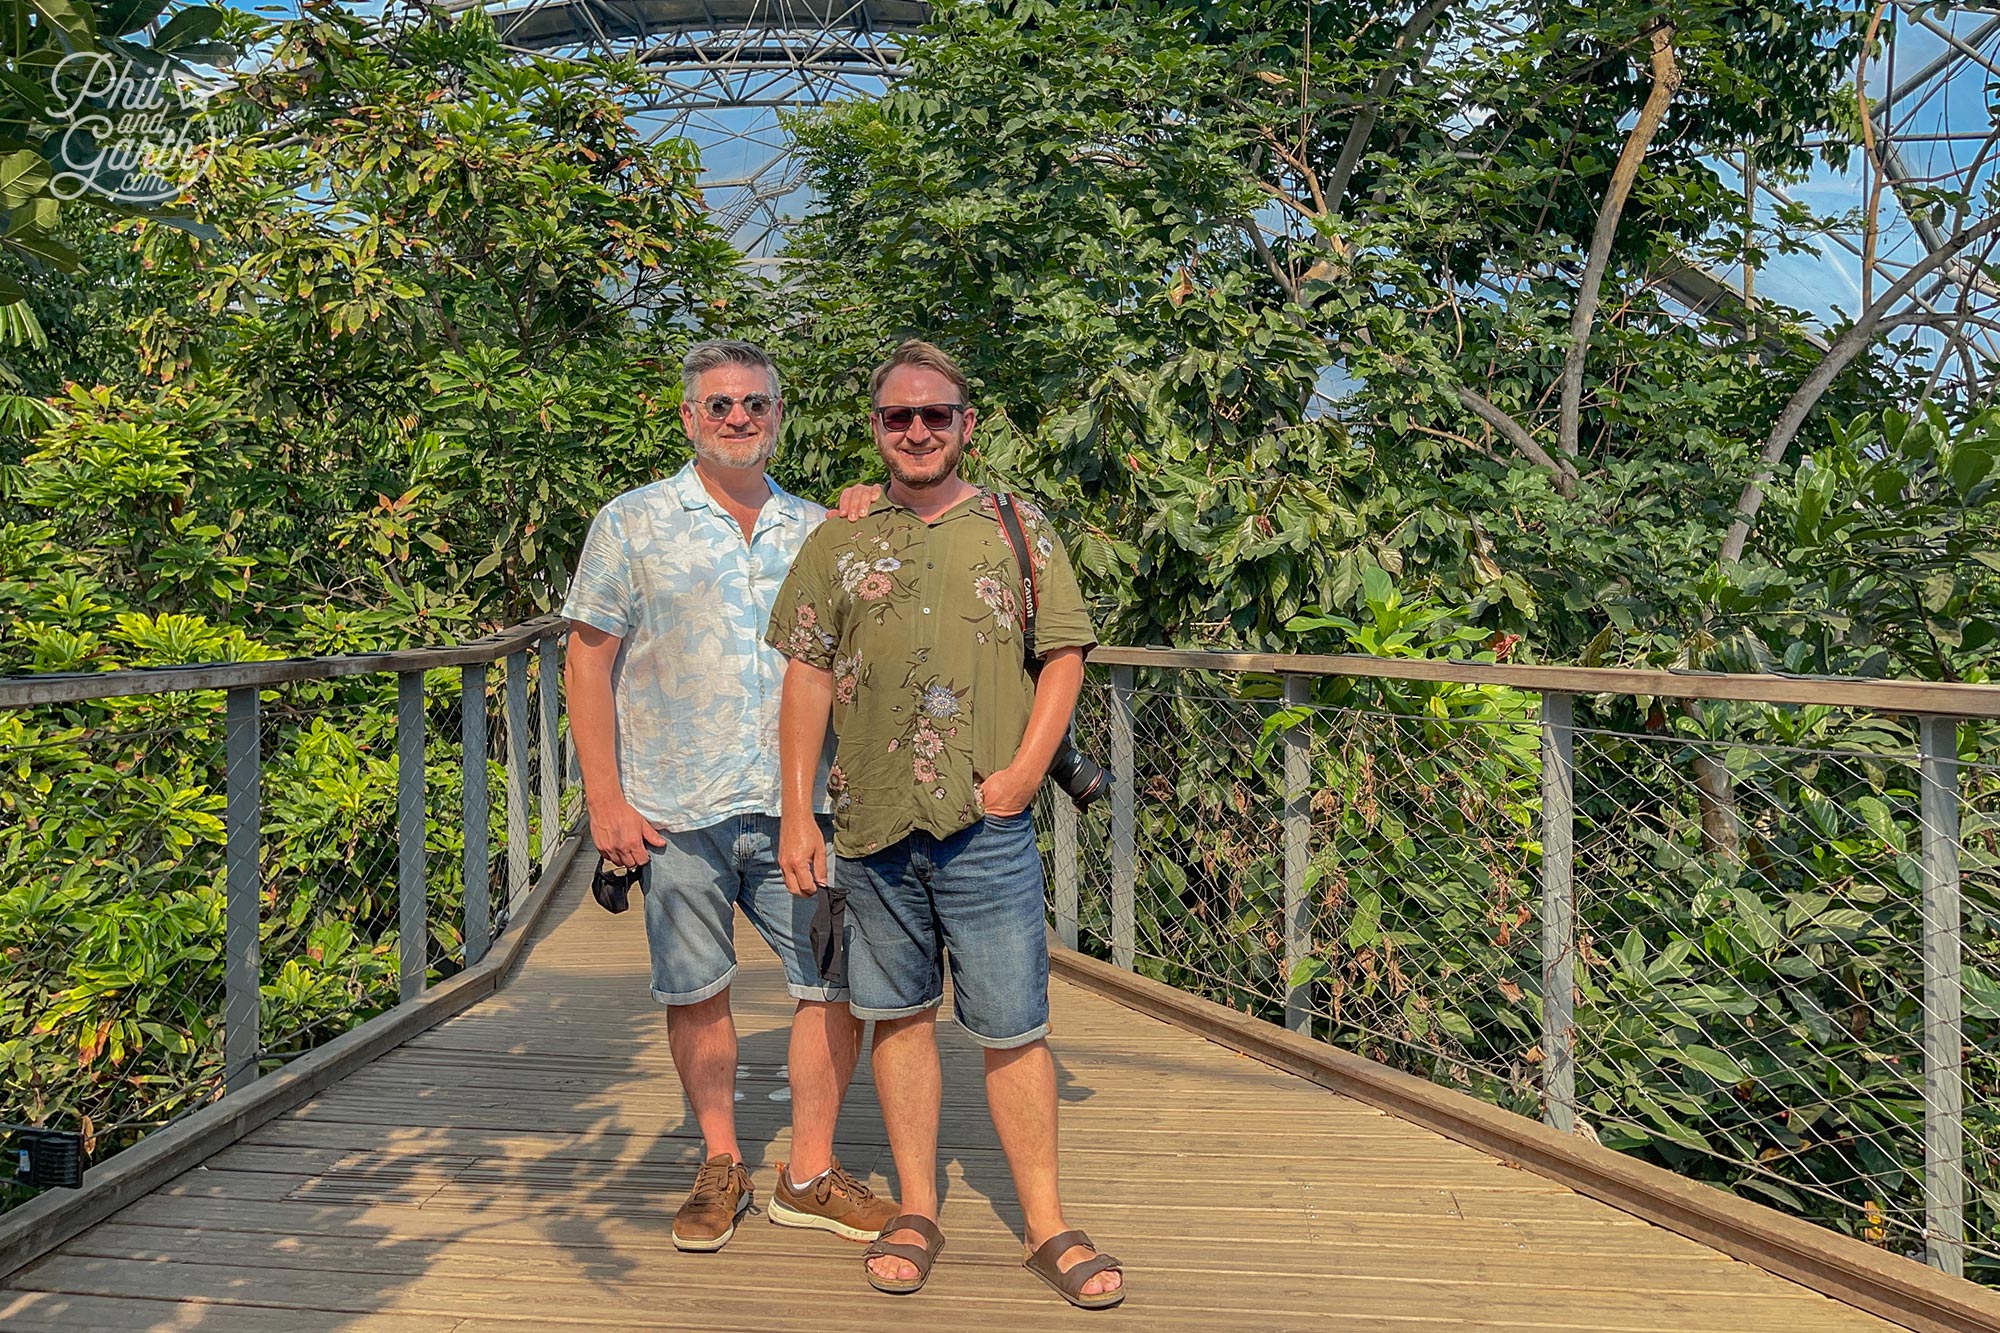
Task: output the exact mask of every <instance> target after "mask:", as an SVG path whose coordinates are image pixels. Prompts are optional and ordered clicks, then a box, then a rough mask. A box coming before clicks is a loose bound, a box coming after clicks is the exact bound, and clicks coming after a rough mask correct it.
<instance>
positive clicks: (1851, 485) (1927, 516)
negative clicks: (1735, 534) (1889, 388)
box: [1723, 405, 2000, 681]
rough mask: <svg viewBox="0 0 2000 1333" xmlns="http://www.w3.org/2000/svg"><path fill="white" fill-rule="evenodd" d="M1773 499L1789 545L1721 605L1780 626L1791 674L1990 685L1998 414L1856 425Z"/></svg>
mask: <svg viewBox="0 0 2000 1333" xmlns="http://www.w3.org/2000/svg"><path fill="white" fill-rule="evenodd" d="M1774 498H1775V499H1776V502H1777V508H1778V510H1779V514H1778V516H1777V524H1774V527H1776V526H1778V525H1779V524H1781V525H1782V527H1781V528H1779V534H1780V535H1778V536H1777V540H1779V541H1782V542H1783V543H1784V545H1783V547H1782V548H1781V549H1778V550H1774V551H1773V552H1772V553H1771V557H1770V560H1769V562H1768V563H1767V564H1764V565H1761V566H1758V567H1753V568H1752V569H1750V570H1748V571H1745V574H1744V577H1743V578H1742V579H1741V580H1740V585H1739V586H1737V587H1733V588H1731V589H1730V590H1729V592H1728V594H1727V598H1726V600H1725V601H1724V603H1723V605H1724V608H1725V610H1726V611H1729V612H1733V613H1735V614H1736V615H1738V616H1740V617H1741V618H1742V619H1743V620H1744V621H1745V622H1747V623H1752V624H1757V625H1760V626H1764V625H1768V626H1769V627H1770V629H1769V630H1768V631H1767V633H1768V637H1769V641H1770V645H1771V648H1772V651H1773V654H1774V655H1775V656H1776V657H1777V658H1778V659H1779V660H1780V661H1781V662H1782V663H1783V664H1784V668H1785V669H1786V670H1788V671H1810V672H1844V673H1851V674H1856V675H1864V676H1874V675H1884V674H1889V673H1891V672H1894V673H1897V674H1911V675H1916V676H1919V677H1921V678H1923V679H1926V680H1966V681H1983V680H1989V679H1991V678H1992V676H1993V670H1994V663H1995V660H1996V641H2000V552H1996V550H1995V543H1994V533H1995V532H1996V531H2000V412H1996V411H1995V410H1994V409H1992V408H1984V409H1981V410H1980V411H1978V412H1977V413H1975V414H1973V415H1972V416H1971V417H1970V418H1969V419H1967V420H1966V421H1964V422H1962V423H1959V424H1957V425H1954V424H1953V423H1951V422H1950V421H1948V420H1947V419H1946V417H1945V414H1944V413H1943V411H1942V410H1940V409H1939V408H1938V407H1937V406H1936V405H1926V406H1925V407H1924V408H1922V409H1921V410H1919V411H1917V412H1915V413H1904V412H1898V411H1895V410H1889V411H1885V412H1883V413H1882V414H1881V415H1880V416H1879V417H1877V416H1873V415H1869V416H1862V417H1857V418H1855V419H1854V420H1853V421H1851V422H1849V423H1848V424H1847V425H1846V426H1845V427H1836V428H1835V430H1834V443H1833V445H1832V446H1830V447H1829V448H1827V449H1824V450H1821V451H1819V452H1817V453H1815V454H1813V455H1812V457H1811V458H1810V459H1809V460H1808V461H1807V462H1806V464H1805V465H1803V466H1802V467H1801V468H1800V469H1799V471H1798V473H1797V475H1796V476H1795V477H1794V478H1793V481H1792V484H1791V486H1790V487H1789V488H1787V489H1786V490H1784V491H1783V492H1781V493H1780V494H1779V495H1778V496H1777V497H1774Z"/></svg>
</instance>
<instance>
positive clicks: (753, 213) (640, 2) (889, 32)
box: [474, 0, 930, 262]
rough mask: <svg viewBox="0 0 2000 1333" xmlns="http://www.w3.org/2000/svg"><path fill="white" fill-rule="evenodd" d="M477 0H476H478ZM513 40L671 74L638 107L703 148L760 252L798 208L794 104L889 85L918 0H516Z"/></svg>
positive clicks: (739, 228)
mask: <svg viewBox="0 0 2000 1333" xmlns="http://www.w3.org/2000/svg"><path fill="white" fill-rule="evenodd" d="M474 2H476V0H474ZM487 12H488V13H489V14H491V15H492V16H493V20H494V22H495V24H496V25H497V26H498V28H499V30H500V36H501V39H502V40H503V41H504V42H506V43H507V45H509V46H511V47H513V48H515V49H516V50H519V51H523V52H533V53H537V54H543V55H575V56H589V55H596V56H631V57H634V58H636V59H637V60H638V61H639V62H640V63H641V64H642V65H643V66H645V68H646V69H647V70H649V71H650V72H651V73H653V74H654V75H656V76H658V77H659V79H660V84H659V86H658V87H657V88H656V89H655V90H654V92H653V94H652V95H651V96H650V97H648V98H646V99H645V100H644V101H642V102H641V103H639V104H638V105H637V106H635V108H634V111H635V113H636V114H637V116H638V117H639V118H640V119H641V120H642V121H644V122H645V123H647V124H648V126H649V128H650V129H651V130H652V131H653V132H654V133H655V134H657V135H683V136H686V137H687V138H689V139H692V140H693V141H694V142H695V143H696V144H698V145H699V146H700V147H701V149H702V155H703V162H704V166H705V168H706V173H705V175H704V178H703V181H702V188H703V192H704V193H705V194H706V196H707V198H708V202H709V206H710V207H711V208H712V209H713V210H714V211H715V215H716V220H717V221H718V223H720V225H721V226H722V227H723V229H724V230H725V231H727V232H728V234H729V236H730V239H731V240H733V241H734V242H735V243H736V245H737V248H738V249H740V250H742V251H743V252H744V254H745V255H747V256H749V257H750V258H751V259H752V261H753V262H754V261H762V260H766V259H768V258H769V257H770V255H771V253H772V252H773V251H774V250H775V249H776V247H777V245H778V243H779V241H780V239H781V234H782V232H783V230H784V228H785V226H786V224H787V223H788V222H790V221H791V220H792V219H793V218H795V217H796V216H797V213H798V203H799V199H798V196H799V191H800V189H801V187H802V184H803V169H802V166H801V164H800V163H799V161H798V159H797V157H796V156H795V155H794V154H793V153H792V151H791V149H792V143H791V136H790V134H789V133H787V131H786V130H785V128H784V126H783V125H782V124H781V123H780V120H779V116H780V114H781V113H782V112H785V111H790V110H798V109H803V108H808V107H815V106H823V105H825V104H827V103H829V102H836V101H844V100H850V99H857V98H871V97H877V96H880V95H881V93H882V92H883V90H884V89H885V88H887V86H888V85H889V83H890V81H891V80H893V79H894V78H895V77H896V76H897V75H898V74H899V73H901V68H902V67H901V59H902V42H903V40H904V39H905V38H906V37H907V36H909V35H910V34H911V33H913V32H915V31H916V30H917V29H918V28H919V27H921V26H922V25H923V23H924V22H925V20H926V19H927V18H928V17H929V15H930V6H929V5H928V4H926V3H920V2H919V0H507V2H503V3H500V4H495V5H489V6H488V7H487Z"/></svg>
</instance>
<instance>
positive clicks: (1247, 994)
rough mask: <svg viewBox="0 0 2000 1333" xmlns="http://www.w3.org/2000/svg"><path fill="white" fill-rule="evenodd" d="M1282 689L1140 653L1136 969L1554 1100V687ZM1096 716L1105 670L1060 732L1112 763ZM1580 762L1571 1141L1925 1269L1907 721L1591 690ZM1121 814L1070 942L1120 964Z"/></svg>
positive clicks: (1094, 857) (1916, 876) (1988, 1201)
mask: <svg viewBox="0 0 2000 1333" xmlns="http://www.w3.org/2000/svg"><path fill="white" fill-rule="evenodd" d="M1277 694H1278V687H1277V685H1276V683H1275V682H1273V681H1271V680H1270V679H1269V678H1265V679H1263V680H1261V681H1259V680H1257V679H1256V678H1251V677H1241V678H1232V677H1226V676H1215V675H1209V674H1202V673H1194V672H1187V673H1178V674H1175V673H1157V674H1156V673H1151V672H1139V673H1137V681H1136V687H1135V689H1134V691H1133V694H1132V704H1131V707H1132V717H1133V742H1134V744H1133V753H1134V759H1135V764H1134V768H1135V773H1134V782H1133V788H1134V797H1135V802H1134V803H1135V811H1134V813H1135V819H1134V825H1135V828H1134V843H1135V845H1134V853H1135V855H1134V864H1133V880H1134V911H1133V916H1134V920H1133V923H1132V936H1133V939H1132V943H1133V966H1134V967H1135V968H1136V969H1137V970H1138V971H1140V972H1142V973H1145V974H1147V975H1150V976H1153V977H1155V978H1158V979H1161V980H1165V981H1167V982H1169V983H1171V984H1174V985H1177V986H1180V987H1182V988H1183V989H1186V990H1189V991H1191V992H1194V993H1197V994H1201V995H1204V996H1206V997H1208V998H1211V999H1214V1000H1217V1001H1220V1002H1222V1003H1226V1004H1229V1005H1231V1006H1233V1007H1236V1008H1239V1009H1244V1010H1247V1011H1250V1012H1253V1013H1256V1014H1258V1015H1259V1016H1261V1017H1264V1018H1266V1019H1269V1020H1271V1021H1274V1022H1280V1021H1285V1020H1286V1019H1287V1016H1288V1015H1287V999H1288V994H1287V992H1288V991H1290V992H1291V994H1290V996H1289V999H1290V1001H1291V1006H1292V1007H1291V1015H1290V1016H1291V1018H1292V1021H1293V1023H1294V1025H1295V1026H1301V1027H1305V1028H1307V1029H1309V1030H1310V1031H1311V1033H1312V1035H1314V1036H1317V1037H1320V1038H1322V1039H1324V1040H1328V1041H1332V1042H1335V1043H1337V1044H1340V1045H1343V1046H1347V1047H1349V1048H1351V1049H1355V1050H1357V1051H1360V1052H1361V1053H1363V1054H1366V1055H1368V1056H1370V1057H1371V1058H1374V1059H1377V1060H1380V1061H1382V1062H1384V1063H1387V1064H1390V1065H1393V1066H1396V1067H1399V1068H1403V1069H1407V1070H1411V1071H1413V1072H1417V1073H1421V1074H1423V1075H1425V1076H1427V1077H1429V1078H1431V1079H1433V1080H1435V1081H1437V1082H1440V1083H1443V1084H1446V1085H1447V1086H1453V1087H1457V1088H1460V1089H1461V1090H1464V1091H1468V1092H1471V1093H1472V1094H1474V1095H1477V1096H1480V1097H1482V1098H1483V1099H1485V1100H1488V1101H1491V1102H1494V1103H1497V1104H1499V1105H1503V1106H1506V1107H1509V1108H1510V1109H1513V1110H1515V1111H1517V1112H1519V1113H1522V1114H1525V1115H1539V1114H1541V1113H1542V1112H1543V1110H1544V1099H1545V1095H1546V1094H1545V1088H1544V1080H1545V1079H1546V1078H1547V1077H1548V1073H1549V1064H1550V1060H1549V1053H1548V1052H1547V1051H1545V1050H1544V1045H1545V1043H1544V1040H1543V1036H1542V988H1543V983H1542V966H1543V959H1542V945H1541V908H1542V903H1541V876H1542V873H1543V867H1542V864H1541V852H1542V845H1543V844H1542V839H1543V834H1544V831H1545V830H1544V827H1543V811H1542V779H1543V772H1542V766H1543V760H1542V751H1541V728H1540V725H1539V712H1538V710H1539V700H1538V697H1537V696H1536V695H1534V694H1531V693H1524V692H1521V691H1515V690H1509V689H1502V688H1497V687H1472V686H1462V685H1453V684H1436V685H1433V684H1423V685H1414V684H1395V683H1390V682H1381V681H1352V682H1350V681H1335V680H1321V681H1317V682H1315V684H1314V686H1313V695H1312V698H1313V702H1312V703H1310V704H1308V705H1306V706H1304V707H1302V708H1297V709H1289V710H1284V706H1283V704H1282V703H1281V701H1280V700H1279V699H1278V698H1277ZM1600 705H1601V706H1600ZM1281 710H1284V711H1282V712H1281ZM1114 712H1115V703H1114V699H1113V691H1112V690H1111V688H1110V687H1109V685H1108V683H1107V681H1106V679H1105V676H1104V674H1103V673H1102V672H1101V671H1099V670H1093V671H1092V672H1091V673H1090V676H1089V680H1088V682H1087V684H1086V687H1085V692H1084V696H1083V698H1082V700H1081V702H1080V704H1079V708H1078V714H1077V724H1076V734H1077V741H1078V744H1079V746H1080V747H1081V748H1083V749H1084V750H1085V751H1086V752H1088V753H1091V754H1093V755H1094V756H1095V757H1097V758H1098V759H1099V760H1101V761H1103V762H1105V763H1106V764H1107V765H1109V764H1110V763H1111V761H1112V756H1113V738H1114V733H1115V727H1114V725H1113V715H1114ZM1287 726H1295V727H1297V728H1298V729H1299V734H1302V735H1304V736H1306V737H1307V740H1306V759H1307V764H1306V769H1307V776H1306V778H1305V785H1306V788H1307V795H1306V797H1305V801H1304V807H1305V809H1306V811H1307V812H1308V818H1309V843H1308V846H1309V858H1308V860H1307V861H1306V866H1305V872H1304V875H1303V876H1302V883H1301V884H1300V886H1299V890H1298V891H1299V892H1300V893H1302V895H1303V897H1304V899H1305V907H1304V910H1303V913H1302V914H1301V917H1300V918H1299V919H1298V920H1297V921H1296V922H1295V923H1294V924H1293V925H1292V930H1293V934H1294V937H1295V939H1294V943H1293V945H1292V948H1291V950H1290V952H1291V953H1292V954H1294V955H1295V956H1297V957H1299V958H1300V959H1301V961H1299V962H1298V963H1297V964H1296V965H1295V966H1294V967H1292V968H1290V969H1288V968H1287V967H1286V966H1285V960H1286V957H1287V952H1288V950H1287V940H1286V934H1287V924H1288V923H1287V919H1286V916H1285V910H1284V908H1285V896H1286V889H1285V883H1284V842H1285V837H1284V834H1285V828H1284V824H1285V810H1286V802H1285V796H1286V783H1285V778H1284V771H1285V752H1284V734H1285V728H1286V727H1287ZM1961 730H1962V732H1963V734H1964V735H1965V737H1967V740H1966V742H1965V743H1966V744H1967V745H1969V746H1970V745H1973V744H1974V741H1973V740H1972V737H1973V730H1974V729H1972V728H1970V727H1966V728H1962V729H1961ZM1739 737H1740V738H1742V739H1737V738H1739ZM1718 738H1723V739H1718ZM1966 753H1967V754H1968V755H1970V756H1972V757H1973V758H1974V759H1975V760H1976V762H1972V763H1967V764H1963V765H1961V767H1960V787H1961V789H1962V792H1963V798H1962V799H1963V808H1962V833H1961V838H1962V842H1963V845H1964V850H1963V852H1962V854H1961V857H1960V860H1961V863H1962V876H1963V896H1964V912H1963V916H1964V923H1965V924H1964V949H1965V967H1964V970H1963V981H1964V1001H1963V1004H1964V1014H1965V1033H1964V1055H1965V1062H1966V1063H1965V1083H1966V1086H1965V1094H1964V1106H1965V1134H1966V1147H1967V1154H1966V1168H1967V1174H1968V1184H1967V1190H1966V1214H1967V1217H1966V1239H1967V1249H1966V1253H1967V1263H1966V1267H1967V1271H1968V1274H1970V1275H1973V1276H1976V1277H1980V1278H1983V1279H1985V1280H1988V1281H1991V1280H1992V1279H1993V1278H1994V1277H1995V1276H1996V1275H2000V1263H1996V1259H1995V1236H1996V1232H1995V1216H1996V1207H1995V1204H1996V1195H1995V1178H1996V1175H2000V1077H1996V1066H2000V1047H1996V1042H1995V1030H1996V1025H2000V987H1996V985H1995V978H1996V977H2000V870H1997V869H1996V867H2000V845H1996V839H2000V765H1996V764H1995V763H1994V762H1993V756H1992V754H1991V753H1990V752H1987V753H1983V754H1982V753H1979V752H1977V751H1976V750H1973V749H1968V750H1967V751H1966ZM1574 763H1575V794H1574V801H1573V811H1574V826H1573V836H1574V843H1575V852H1574V868H1573V890H1572V892H1573V898H1574V906H1575V913H1576V936H1575V952H1574V958H1575V975H1574V990H1573V996H1572V998H1573V1003H1574V1005H1575V1018H1574V1023H1575V1084H1576V1092H1575V1095H1576V1104H1577V1109H1578V1118H1579V1121H1580V1127H1579V1132H1582V1133H1585V1134H1588V1135H1592V1136H1595V1137H1597V1138H1598V1139H1600V1140H1601V1141H1603V1142H1604V1143H1606V1144H1608V1145H1610V1146H1613V1147H1616V1148H1619V1149H1621V1150H1624V1151H1628V1152H1633V1153H1636V1154H1638V1155H1641V1156H1644V1157H1646V1158H1648V1159H1650V1160H1653V1161H1655V1162H1658V1163H1660V1164H1661V1165H1664V1166H1667V1167H1669V1168H1670V1169H1673V1170H1676V1171H1678V1172H1680V1173H1682V1174H1684V1175H1687V1176H1690V1177H1693V1178H1696V1179H1701V1180H1706V1181H1709V1182H1711V1183H1715V1184H1718V1185H1722V1186H1725V1187H1727V1188H1731V1189H1734V1190H1737V1191H1739V1192H1742V1193H1744V1194H1746V1195H1747V1196H1749V1197H1753V1198H1756V1199H1758V1200H1759V1201H1761V1202H1765V1203H1769V1204H1773V1205H1775V1206H1778V1207H1781V1208H1783V1209H1785V1210H1787V1211H1790V1212H1794V1213H1796V1214H1799V1215H1803V1216H1806V1217H1810V1218H1813V1219H1814V1220H1817V1221H1819V1222H1822V1223H1824V1224H1827V1225H1831V1226H1834V1227H1836V1228H1838V1229H1840V1230H1843V1231H1845V1232H1847V1233H1849V1234H1852V1235H1855V1236H1858V1237H1860V1238H1862V1239H1864V1240H1867V1241H1870V1242H1872V1243H1875V1244H1879V1245H1882V1246H1885V1247H1887V1248H1891V1249H1895V1250H1898V1251H1902V1252H1914V1253H1918V1254H1919V1255H1921V1253H1922V1250H1923V1231H1924V1227H1925V1208H1924V1170H1925V1167H1924V1146H1923V1143H1924V1140H1923V1125H1924V1111H1925V1103H1924V1096H1925V1091H1924V1060H1923V1025H1924V1008H1925V998H1924V966H1923V924H1922V916H1921V913H1922V884H1923V866H1922V861H1921V857H1922V843H1923V836H1922V834H1923V830H1922V824H1921V818H1920V801H1919V788H1918V769H1917V763H1916V758H1915V738H1914V730H1913V728H1912V727H1910V726H1908V725H1907V724H1904V723H1901V722H1897V721H1894V720H1881V719H1876V718H1872V717H1869V716H1866V715H1853V714H1845V713H1840V712H1837V711H1835V710H1831V709H1823V708H1822V709H1801V710H1781V709H1776V708H1772V707H1768V706H1765V705H1752V704H1731V705H1710V706H1707V710H1706V711H1702V710H1699V709H1697V710H1694V711H1689V712H1684V713H1683V712H1674V711H1672V710H1670V709H1668V710H1663V709H1658V708H1655V709H1651V710H1650V711H1648V710H1646V709H1635V706H1634V701H1633V700H1631V699H1629V698H1625V699H1621V698H1611V697H1606V698H1605V699H1603V700H1602V701H1598V702H1597V703H1594V702H1593V701H1592V700H1590V699H1579V700H1578V718H1577V726H1576V729H1575V732H1574ZM1110 807H1111V803H1110V802H1103V803H1100V804H1098V805H1097V806H1094V807H1093V808H1092V809H1091V810H1090V812H1089V813H1088V814H1086V815H1085V816H1084V818H1083V819H1082V821H1081V822H1080V826H1079V839H1078V841H1079V847H1078V857H1077V879H1078V881H1079V903H1078V918H1079V921H1078V939H1079V946H1080V947H1081V948H1083V949H1084V950H1085V951H1087V952H1090V953H1093V954H1096V955H1098V956H1100V957H1114V958H1115V957H1116V948H1117V944H1118V925H1117V922H1116V921H1115V920H1114V912H1113V898H1114V883H1115V875H1116V870H1117V865H1116V854H1115V851H1114V847H1113V833H1112V822H1111V816H1110ZM1044 827H1045V828H1047V827H1048V825H1046V824H1045V826H1044ZM1054 844H1055V840H1054V838H1053V837H1052V836H1050V837H1046V838H1045V845H1046V846H1048V847H1049V849H1050V854H1051V856H1052V857H1053V855H1054ZM1059 878H1060V876H1059V873H1058V871H1057V868H1055V867H1054V866H1053V865H1052V873H1051V883H1052V885H1053V884H1055V883H1057V882H1059Z"/></svg>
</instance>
